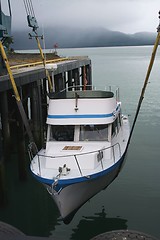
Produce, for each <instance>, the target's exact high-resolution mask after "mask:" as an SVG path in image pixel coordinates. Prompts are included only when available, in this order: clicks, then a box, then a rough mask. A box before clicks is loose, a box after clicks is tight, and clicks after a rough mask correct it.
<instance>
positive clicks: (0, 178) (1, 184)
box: [0, 129, 7, 206]
mask: <svg viewBox="0 0 160 240" xmlns="http://www.w3.org/2000/svg"><path fill="white" fill-rule="evenodd" d="M5 186H6V182H5V167H4V158H3V143H2V130H1V129H0V206H4V205H5V204H6V202H7V194H6V187H5Z"/></svg>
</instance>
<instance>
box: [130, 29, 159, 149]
mask: <svg viewBox="0 0 160 240" xmlns="http://www.w3.org/2000/svg"><path fill="white" fill-rule="evenodd" d="M157 29H159V30H160V25H159V28H157ZM159 41H160V31H158V34H157V38H156V41H155V44H154V47H153V51H152V56H151V59H150V63H149V66H148V71H147V74H146V78H145V81H144V85H143V88H142V90H141V95H140V98H139V102H138V106H137V110H136V114H135V118H134V121H133V125H132V128H131V132H130V136H129V139H128V144H127V148H128V145H129V143H130V140H131V137H132V134H133V130H134V127H135V124H136V121H137V117H138V114H139V111H140V108H141V104H142V101H143V99H144V94H145V90H146V87H147V84H148V79H149V77H150V73H151V70H152V67H153V63H154V60H155V56H156V52H157V48H158V44H159Z"/></svg>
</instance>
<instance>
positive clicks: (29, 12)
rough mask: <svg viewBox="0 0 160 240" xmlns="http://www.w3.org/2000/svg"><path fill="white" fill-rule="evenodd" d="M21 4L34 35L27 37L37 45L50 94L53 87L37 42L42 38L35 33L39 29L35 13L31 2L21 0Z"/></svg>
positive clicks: (30, 0) (29, 0)
mask: <svg viewBox="0 0 160 240" xmlns="http://www.w3.org/2000/svg"><path fill="white" fill-rule="evenodd" d="M23 2H24V6H25V10H26V14H27V20H28V26H29V27H31V28H32V31H33V33H34V35H31V34H29V36H30V38H33V37H34V38H35V39H36V41H37V45H38V49H39V51H40V55H41V58H42V62H43V66H44V68H45V74H46V77H47V79H48V84H49V89H50V91H51V92H52V91H53V85H52V81H51V77H50V74H49V71H48V69H46V59H45V57H44V54H43V51H42V47H41V44H40V41H39V37H41V38H43V36H38V33H37V29H38V28H39V26H38V23H37V20H36V16H35V13H34V8H33V4H32V0H23Z"/></svg>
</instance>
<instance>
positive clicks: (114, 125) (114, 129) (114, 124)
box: [112, 122, 116, 137]
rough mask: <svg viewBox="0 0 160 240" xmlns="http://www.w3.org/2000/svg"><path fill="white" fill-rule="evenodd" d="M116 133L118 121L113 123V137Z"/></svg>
mask: <svg viewBox="0 0 160 240" xmlns="http://www.w3.org/2000/svg"><path fill="white" fill-rule="evenodd" d="M115 135H116V122H113V123H112V137H114V136H115Z"/></svg>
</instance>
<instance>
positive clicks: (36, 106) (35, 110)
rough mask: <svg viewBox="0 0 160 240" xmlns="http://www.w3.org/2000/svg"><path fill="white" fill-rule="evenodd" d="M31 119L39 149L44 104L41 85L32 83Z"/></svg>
mask: <svg viewBox="0 0 160 240" xmlns="http://www.w3.org/2000/svg"><path fill="white" fill-rule="evenodd" d="M31 119H32V129H33V136H34V140H35V143H36V145H37V147H38V149H40V148H41V146H42V131H43V127H42V102H41V96H40V85H39V84H38V83H37V82H35V83H32V88H31Z"/></svg>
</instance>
